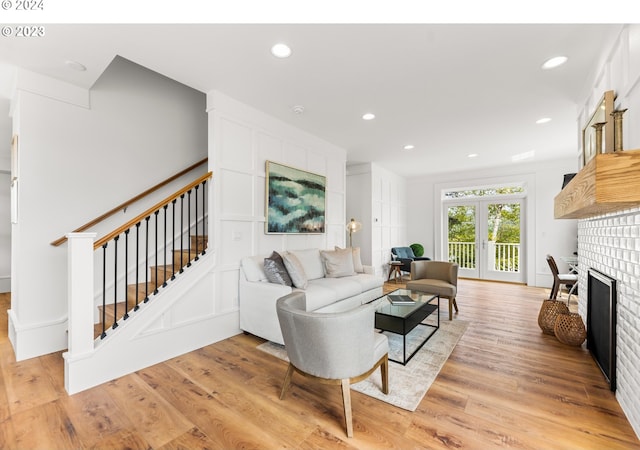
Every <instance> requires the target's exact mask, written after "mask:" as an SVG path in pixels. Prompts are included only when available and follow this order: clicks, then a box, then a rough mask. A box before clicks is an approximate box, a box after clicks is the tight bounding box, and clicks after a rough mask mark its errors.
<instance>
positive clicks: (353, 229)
mask: <svg viewBox="0 0 640 450" xmlns="http://www.w3.org/2000/svg"><path fill="white" fill-rule="evenodd" d="M361 229H362V224H361V223H360V222H357V221H356V220H355V219H351V221H350V222H349V223H348V224H347V230H349V247H351V248H353V241H352V235H353V233H357V232H358V231H360V230H361Z"/></svg>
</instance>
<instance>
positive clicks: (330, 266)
mask: <svg viewBox="0 0 640 450" xmlns="http://www.w3.org/2000/svg"><path fill="white" fill-rule="evenodd" d="M320 256H322V262H323V263H324V273H325V275H326V277H327V278H342V277H350V276H353V275H355V274H356V272H355V270H354V268H353V251H352V250H351V249H350V248H345V249H337V250H321V251H320Z"/></svg>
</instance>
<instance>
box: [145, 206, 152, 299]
mask: <svg viewBox="0 0 640 450" xmlns="http://www.w3.org/2000/svg"><path fill="white" fill-rule="evenodd" d="M150 218H151V216H147V217H145V218H144V221H145V222H146V223H145V225H146V230H145V232H146V237H145V253H146V254H145V258H144V302H145V303H147V302H148V301H149V219H150Z"/></svg>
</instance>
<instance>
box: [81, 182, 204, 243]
mask: <svg viewBox="0 0 640 450" xmlns="http://www.w3.org/2000/svg"><path fill="white" fill-rule="evenodd" d="M212 174H213V173H212V172H208V173H206V174H204V175H202V176H201V177H200V178H198V179H197V180H195V181H193V182H192V183H189V184H188V185H186V186H185V187H183V188H182V189H180V190H179V191H177V192H175V193H173V194H171V195H170V196H169V197H167V198H165V199H164V200H162V201H161V202H158V203H156V204H155V205H153V206H152V207H151V208H149V209H147V210H146V211H145V212H143V213H141V214H138V215H137V216H136V217H134V218H133V219H131V220H130V221H128V222H127V223H125V224H124V225H122V226H120V227H118V228H116V229H115V230H113V231H112V232H111V233H109V234H107V235H106V236H103V237H101V238H100V239H98V240H97V241H96V242H94V243H93V249H94V250H95V249H97V248H100V247H102V246H103V245H104V244H105V243H107V242H109V241H110V240H111V239H113V238H114V237H116V236H119V235H120V234H121V233H124V232H125V231H127V230H128V229H129V228H131V227H132V226H134V225H135V224H136V223H138V222H141V221H143V220H144V219H145V218H146V217H147V216H150V215H151V214H153V213H154V212H156V211H157V210H159V209H160V208H162V207H163V206H164V205H166V204H169V203H170V202H171V201H172V200H173V199H176V198H178V197H180V196H181V195H182V194H184V193H186V192H187V191H189V190H191V189H193V188H194V187H195V186H197V185H199V184H200V183H202V182H203V181H206V180H208V179H209V178H211V176H212Z"/></svg>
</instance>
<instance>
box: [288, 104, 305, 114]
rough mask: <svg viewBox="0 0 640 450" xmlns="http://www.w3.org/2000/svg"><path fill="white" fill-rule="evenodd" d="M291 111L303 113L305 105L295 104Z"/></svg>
mask: <svg viewBox="0 0 640 450" xmlns="http://www.w3.org/2000/svg"><path fill="white" fill-rule="evenodd" d="M291 111H293V112H294V113H296V114H302V113H303V112H304V106H302V105H295V106H294V107H293V108H291Z"/></svg>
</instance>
